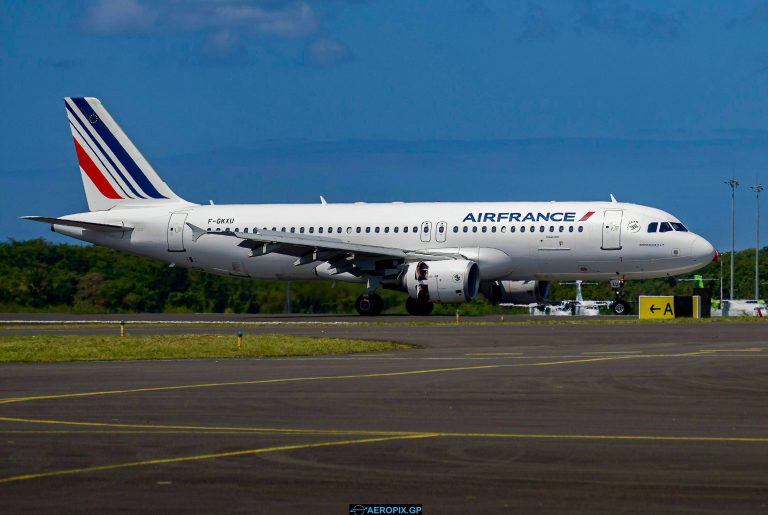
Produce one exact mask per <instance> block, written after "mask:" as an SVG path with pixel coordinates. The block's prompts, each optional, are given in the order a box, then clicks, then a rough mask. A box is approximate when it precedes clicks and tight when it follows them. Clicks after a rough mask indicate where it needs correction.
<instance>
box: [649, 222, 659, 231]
mask: <svg viewBox="0 0 768 515" xmlns="http://www.w3.org/2000/svg"><path fill="white" fill-rule="evenodd" d="M658 227H659V222H651V223H649V224H648V232H656V229H658Z"/></svg>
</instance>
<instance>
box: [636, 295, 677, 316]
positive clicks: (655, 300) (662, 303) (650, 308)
mask: <svg viewBox="0 0 768 515" xmlns="http://www.w3.org/2000/svg"><path fill="white" fill-rule="evenodd" d="M639 311H640V318H656V319H665V318H666V319H673V318H675V297H674V296H673V295H658V296H656V295H640V310H639Z"/></svg>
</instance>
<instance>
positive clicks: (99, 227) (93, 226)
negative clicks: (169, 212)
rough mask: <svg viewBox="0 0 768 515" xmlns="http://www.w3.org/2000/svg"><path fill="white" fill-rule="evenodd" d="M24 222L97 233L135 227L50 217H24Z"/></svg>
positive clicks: (123, 230) (128, 229)
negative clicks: (61, 226)
mask: <svg viewBox="0 0 768 515" xmlns="http://www.w3.org/2000/svg"><path fill="white" fill-rule="evenodd" d="M21 218H22V219H24V220H32V221H33V222H42V223H44V224H51V225H65V226H68V227H80V228H82V229H88V230H89V231H97V232H125V231H132V230H133V227H130V226H128V225H111V224H97V223H94V222H81V221H79V220H65V219H63V218H51V217H48V216H22V217H21Z"/></svg>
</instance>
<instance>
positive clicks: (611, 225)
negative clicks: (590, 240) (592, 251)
mask: <svg viewBox="0 0 768 515" xmlns="http://www.w3.org/2000/svg"><path fill="white" fill-rule="evenodd" d="M622 214H623V211H622V210H621V209H608V210H606V211H605V213H604V214H603V245H602V246H601V247H600V248H601V249H603V250H621V216H622Z"/></svg>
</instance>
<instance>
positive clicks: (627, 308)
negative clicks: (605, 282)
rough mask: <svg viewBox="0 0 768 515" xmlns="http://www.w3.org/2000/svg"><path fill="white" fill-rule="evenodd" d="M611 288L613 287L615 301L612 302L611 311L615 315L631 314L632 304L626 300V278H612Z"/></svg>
mask: <svg viewBox="0 0 768 515" xmlns="http://www.w3.org/2000/svg"><path fill="white" fill-rule="evenodd" d="M611 288H613V303H612V304H611V311H612V312H613V314H614V315H629V314H630V313H631V312H632V306H631V305H630V304H629V302H627V301H626V300H624V291H623V290H624V280H623V279H613V280H611Z"/></svg>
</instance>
